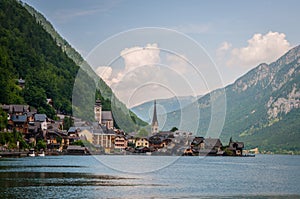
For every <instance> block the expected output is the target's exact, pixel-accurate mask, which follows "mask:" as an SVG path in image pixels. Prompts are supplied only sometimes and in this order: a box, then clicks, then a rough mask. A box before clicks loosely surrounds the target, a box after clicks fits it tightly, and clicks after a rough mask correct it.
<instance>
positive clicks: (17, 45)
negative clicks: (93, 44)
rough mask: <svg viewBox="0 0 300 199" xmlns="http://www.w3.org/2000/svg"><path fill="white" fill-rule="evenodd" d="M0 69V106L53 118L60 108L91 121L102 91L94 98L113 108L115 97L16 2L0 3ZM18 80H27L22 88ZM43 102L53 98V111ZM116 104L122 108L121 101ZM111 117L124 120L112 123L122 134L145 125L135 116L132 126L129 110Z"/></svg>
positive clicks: (65, 45)
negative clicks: (19, 107)
mask: <svg viewBox="0 0 300 199" xmlns="http://www.w3.org/2000/svg"><path fill="white" fill-rule="evenodd" d="M23 6H24V7H23ZM25 8H26V9H25ZM79 66H80V67H79ZM79 69H80V70H79ZM0 71H1V73H0V88H1V89H0V103H2V104H23V103H27V104H29V105H31V106H33V107H35V108H37V110H38V111H39V112H40V113H46V114H47V115H48V117H50V118H52V119H54V117H55V112H56V111H55V110H58V111H59V112H62V113H64V114H69V115H71V114H73V112H75V114H74V115H75V116H76V117H79V118H82V119H84V120H87V121H93V119H94V115H93V114H94V113H93V105H94V103H95V92H96V89H98V90H100V91H101V93H100V92H98V94H97V95H100V96H99V97H100V98H101V100H102V106H103V110H112V107H111V100H112V99H116V98H115V97H114V95H113V93H112V91H111V89H110V88H109V87H108V86H107V85H106V84H105V82H104V81H103V80H102V79H100V78H99V77H98V76H97V75H96V74H95V73H94V71H93V70H92V69H91V68H90V66H89V65H88V64H87V63H86V62H85V61H84V60H83V59H82V57H81V56H80V54H79V53H78V52H76V51H75V50H74V49H73V48H72V47H71V46H70V45H69V44H68V43H67V42H66V41H65V40H64V39H63V38H61V36H59V34H58V33H57V32H56V31H55V30H54V28H53V27H52V25H51V24H50V23H49V22H48V21H47V20H46V19H45V18H44V17H43V16H42V15H41V14H40V13H38V12H36V11H35V10H34V9H33V8H31V7H30V6H28V5H26V4H22V3H20V2H17V1H14V0H3V1H0ZM19 78H22V79H24V80H25V81H26V83H25V88H24V89H22V88H21V87H19V86H18V85H17V84H16V80H17V79H19ZM73 89H74V90H75V92H73ZM47 98H51V99H52V100H53V107H51V106H49V105H47V103H46V99H47ZM72 100H73V101H72ZM116 100H117V99H116ZM117 104H118V106H119V107H122V109H126V107H125V105H124V104H122V103H120V102H119V101H118V103H117ZM72 105H73V107H72ZM114 115H116V116H119V115H120V118H122V119H121V121H122V122H121V123H120V122H119V121H117V122H116V124H120V125H119V126H122V127H125V128H126V129H124V130H126V131H133V130H135V129H137V128H139V125H141V124H143V121H141V120H140V119H139V118H137V117H136V116H134V119H135V122H132V121H131V117H130V114H129V113H128V110H127V111H125V112H121V113H118V112H115V113H114ZM129 120H130V121H129ZM128 121H129V122H128Z"/></svg>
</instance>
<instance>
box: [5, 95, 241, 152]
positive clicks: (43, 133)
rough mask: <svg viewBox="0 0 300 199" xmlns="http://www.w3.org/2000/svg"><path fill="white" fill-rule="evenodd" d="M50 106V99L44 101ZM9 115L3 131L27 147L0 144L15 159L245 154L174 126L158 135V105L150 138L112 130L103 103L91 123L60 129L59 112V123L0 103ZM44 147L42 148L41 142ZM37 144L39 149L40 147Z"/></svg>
mask: <svg viewBox="0 0 300 199" xmlns="http://www.w3.org/2000/svg"><path fill="white" fill-rule="evenodd" d="M48 102H49V103H51V100H50V99H49V100H48ZM0 108H2V110H3V111H5V112H6V113H7V121H8V122H7V128H5V130H4V132H11V133H13V132H19V133H21V134H22V138H23V140H24V141H25V142H26V143H27V144H28V145H29V146H30V147H31V148H30V149H28V148H24V147H21V146H20V142H19V141H18V142H17V143H15V146H16V147H15V148H9V147H8V144H9V143H6V144H4V145H2V146H0V152H1V154H2V156H3V155H5V154H10V155H12V154H19V155H24V154H27V155H30V156H35V155H37V154H38V155H40V154H41V155H45V154H46V155H93V154H97V155H102V154H106V155H112V154H118V155H120V154H124V155H125V154H126V155H130V154H145V155H176V156H181V155H186V156H198V155H201V156H206V155H208V156H243V148H244V143H243V142H237V141H233V140H232V139H230V140H229V143H228V145H223V144H222V142H221V140H220V139H218V138H210V137H209V138H204V137H199V136H195V135H194V134H193V133H191V132H186V131H182V130H178V129H177V128H174V129H172V130H170V131H159V126H158V120H157V113H156V101H154V111H153V118H152V123H151V133H149V136H143V137H140V136H137V135H136V133H134V132H132V133H125V132H124V131H123V130H121V129H117V128H115V127H114V119H113V114H112V112H111V111H103V110H102V105H101V101H100V100H99V99H97V100H96V102H95V105H94V115H95V122H86V121H82V120H81V119H78V118H72V119H73V120H74V123H73V124H74V126H71V127H70V128H69V129H68V130H63V129H64V128H63V126H64V121H65V120H64V118H65V117H67V116H66V115H62V114H58V115H57V116H58V118H59V120H58V121H54V120H52V119H49V118H48V117H47V115H46V114H39V113H37V111H36V110H35V109H33V108H31V107H30V106H28V105H16V104H11V105H0ZM41 142H42V143H44V145H42V147H41V144H40V143H41ZM38 145H39V146H38Z"/></svg>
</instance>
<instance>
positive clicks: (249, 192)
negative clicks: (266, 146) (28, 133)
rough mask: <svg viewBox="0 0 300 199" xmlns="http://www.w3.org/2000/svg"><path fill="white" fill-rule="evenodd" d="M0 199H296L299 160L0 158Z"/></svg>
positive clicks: (279, 157)
mask: <svg viewBox="0 0 300 199" xmlns="http://www.w3.org/2000/svg"><path fill="white" fill-rule="evenodd" d="M0 193H1V196H0V197H1V198H252V197H253V198H274V197H275V196H276V198H300V156H288V155H257V156H256V157H254V158H253V157H171V156H168V157H164V156H139V155H137V156H46V157H26V158H18V159H4V158H1V159H0Z"/></svg>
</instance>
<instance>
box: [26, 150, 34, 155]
mask: <svg viewBox="0 0 300 199" xmlns="http://www.w3.org/2000/svg"><path fill="white" fill-rule="evenodd" d="M27 155H28V156H29V157H35V151H34V149H30V150H29V152H28V154H27Z"/></svg>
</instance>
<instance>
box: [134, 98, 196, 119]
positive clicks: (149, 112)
mask: <svg viewBox="0 0 300 199" xmlns="http://www.w3.org/2000/svg"><path fill="white" fill-rule="evenodd" d="M199 97H200V96H197V97H193V96H179V97H172V98H168V99H158V100H156V103H157V109H158V114H163V113H164V114H166V113H170V112H173V111H176V110H179V109H181V108H184V107H186V106H188V105H189V104H191V103H193V102H195V101H196V100H197V99H198V98H199ZM130 110H131V111H132V112H134V113H135V114H136V115H137V116H138V117H139V118H141V119H142V120H144V121H146V122H148V123H150V122H151V120H152V116H153V101H148V102H144V103H142V104H139V105H137V106H134V107H132V108H131V109H130Z"/></svg>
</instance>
